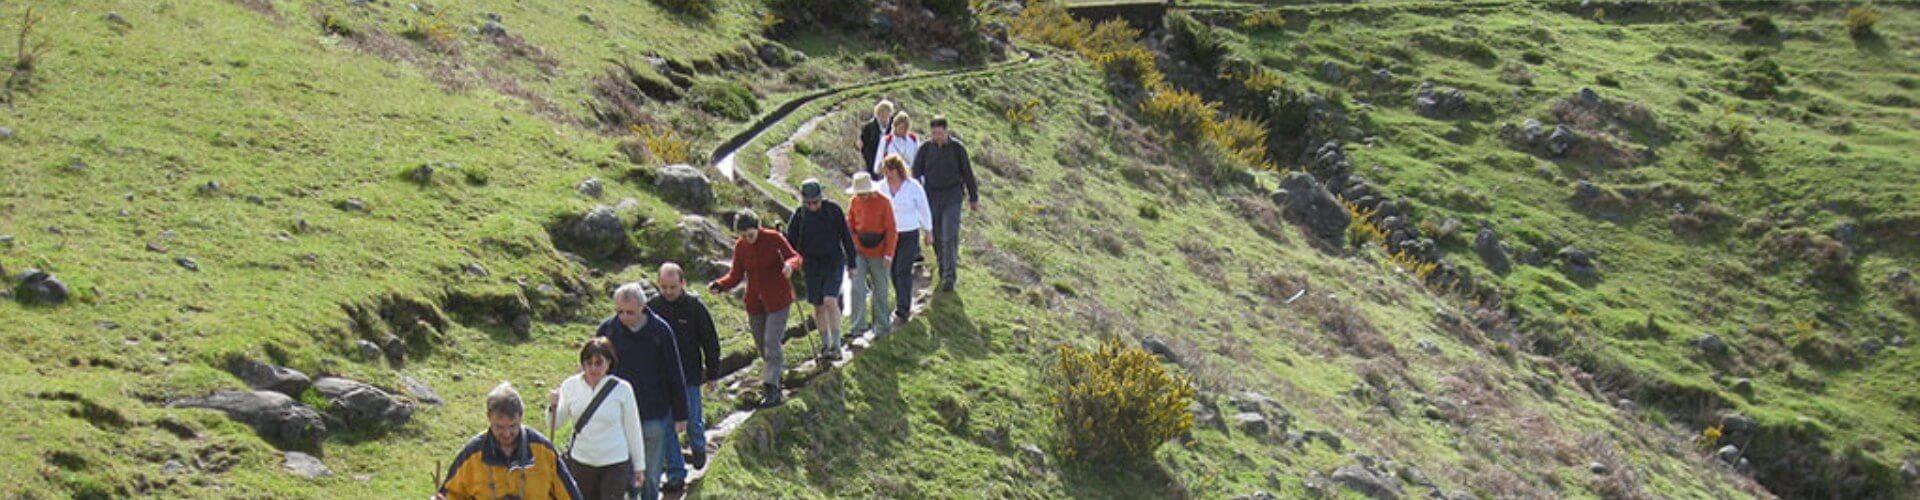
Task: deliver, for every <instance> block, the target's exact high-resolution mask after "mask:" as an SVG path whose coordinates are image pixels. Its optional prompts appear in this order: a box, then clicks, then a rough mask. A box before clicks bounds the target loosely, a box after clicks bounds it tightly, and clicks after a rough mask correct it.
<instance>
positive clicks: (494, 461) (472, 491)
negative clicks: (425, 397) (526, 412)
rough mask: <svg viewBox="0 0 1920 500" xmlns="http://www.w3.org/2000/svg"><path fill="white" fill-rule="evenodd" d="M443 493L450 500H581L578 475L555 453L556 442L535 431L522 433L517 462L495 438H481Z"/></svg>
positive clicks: (451, 472)
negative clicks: (503, 449) (574, 479)
mask: <svg viewBox="0 0 1920 500" xmlns="http://www.w3.org/2000/svg"><path fill="white" fill-rule="evenodd" d="M440 493H442V494H444V495H446V496H447V498H448V499H449V500H468V499H476V500H503V499H509V498H512V499H519V500H540V499H561V498H565V499H574V500H577V499H579V498H580V490H579V489H578V488H575V487H574V484H573V474H572V473H571V472H569V471H568V470H567V466H566V464H564V463H562V462H561V460H560V452H557V451H554V448H553V442H551V441H547V437H546V436H542V435H540V433H538V432H534V430H533V429H531V428H528V427H525V426H522V427H520V443H519V445H518V446H517V447H515V449H514V452H513V455H512V456H506V455H503V454H501V452H500V446H499V445H498V444H495V441H494V440H493V434H492V433H488V432H484V431H483V432H481V433H480V435H478V436H474V437H473V440H472V441H468V442H467V446H466V447H465V448H462V449H461V450H460V455H459V456H456V457H454V459H453V467H450V468H448V469H447V482H446V484H443V485H441V486H440Z"/></svg>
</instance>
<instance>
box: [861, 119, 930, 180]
mask: <svg viewBox="0 0 1920 500" xmlns="http://www.w3.org/2000/svg"><path fill="white" fill-rule="evenodd" d="M889 130H892V133H889V134H887V135H886V136H885V137H881V138H880V152H879V156H875V157H872V158H873V160H872V161H873V166H872V167H870V168H871V169H873V170H879V169H880V161H881V160H884V159H886V158H887V155H900V157H901V158H913V156H914V154H915V153H916V152H918V151H920V136H919V135H918V134H915V133H913V117H911V116H908V115H907V112H905V111H901V112H899V113H894V115H893V128H891V129H889Z"/></svg>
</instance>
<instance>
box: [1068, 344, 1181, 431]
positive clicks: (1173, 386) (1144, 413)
mask: <svg viewBox="0 0 1920 500" xmlns="http://www.w3.org/2000/svg"><path fill="white" fill-rule="evenodd" d="M1056 352H1057V354H1058V356H1059V358H1058V359H1057V360H1056V361H1055V362H1054V364H1053V365H1052V366H1050V367H1048V372H1047V375H1048V377H1049V378H1050V379H1051V381H1052V383H1053V385H1055V386H1056V387H1059V388H1060V392H1059V393H1058V394H1055V395H1053V396H1051V397H1050V398H1048V399H1049V400H1048V402H1049V403H1050V404H1051V405H1052V406H1053V408H1054V411H1055V414H1054V422H1055V425H1056V427H1057V429H1058V431H1059V436H1058V437H1059V439H1060V440H1059V444H1058V446H1057V452H1058V453H1059V454H1060V456H1061V457H1063V458H1068V459H1084V460H1146V459H1151V458H1152V456H1153V450H1154V449H1155V448H1158V447H1159V446H1160V444H1161V443H1165V442H1166V441H1167V440H1169V439H1173V438H1174V437H1177V436H1179V435H1181V434H1183V433H1185V432H1187V430H1189V429H1191V428H1193V414H1192V413H1189V412H1188V411H1187V406H1188V405H1190V404H1192V403H1193V392H1194V390H1193V385H1192V384H1191V383H1190V382H1189V380H1188V379H1187V378H1186V377H1181V376H1176V375H1174V374H1171V373H1167V370H1166V369H1165V368H1162V367H1161V366H1160V363H1159V361H1158V360H1157V359H1155V358H1154V357H1153V355H1152V354H1149V353H1147V351H1144V350H1141V349H1139V348H1137V347H1133V346H1130V345H1128V344H1126V343H1125V342H1122V341H1120V340H1119V339H1113V340H1109V341H1107V342H1105V343H1103V344H1101V346H1100V347H1099V348H1098V349H1095V350H1083V349H1080V348H1077V347H1074V346H1071V345H1061V346H1060V347H1059V348H1058V349H1057V351H1056Z"/></svg>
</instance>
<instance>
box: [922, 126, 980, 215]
mask: <svg viewBox="0 0 1920 500" xmlns="http://www.w3.org/2000/svg"><path fill="white" fill-rule="evenodd" d="M913 176H914V178H917V179H920V184H922V185H925V186H926V187H927V198H928V199H929V200H931V199H933V196H934V193H944V192H950V191H952V190H954V189H957V188H960V187H962V186H965V187H966V188H967V201H972V202H978V201H980V183H979V181H976V180H974V178H973V162H972V161H971V160H968V159H967V147H966V146H965V145H962V144H960V139H958V138H954V137H952V136H949V137H947V144H946V145H945V146H942V145H940V143H938V142H934V141H933V140H932V139H928V140H927V141H926V142H922V143H920V151H919V152H918V153H914V155H913ZM948 199H951V198H948Z"/></svg>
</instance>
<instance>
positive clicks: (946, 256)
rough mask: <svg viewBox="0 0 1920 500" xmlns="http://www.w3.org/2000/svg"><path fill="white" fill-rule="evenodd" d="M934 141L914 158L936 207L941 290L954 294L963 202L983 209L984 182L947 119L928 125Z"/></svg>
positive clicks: (935, 236) (936, 118)
mask: <svg viewBox="0 0 1920 500" xmlns="http://www.w3.org/2000/svg"><path fill="white" fill-rule="evenodd" d="M928 125H929V126H930V130H929V132H928V133H929V135H930V137H929V138H930V139H931V140H929V141H927V142H926V143H925V144H921V145H920V150H919V151H918V152H917V154H915V155H914V157H913V175H914V178H917V179H919V180H920V182H921V184H923V185H925V186H926V189H927V201H928V203H929V204H931V205H932V206H933V253H934V254H935V256H936V257H938V259H939V264H940V291H944V292H950V291H953V286H954V280H955V279H957V278H959V276H958V272H957V271H956V270H955V269H954V268H955V267H956V266H958V265H959V258H960V255H959V253H960V202H961V201H965V202H966V203H967V206H968V208H970V209H972V210H976V211H977V210H980V183H979V181H977V180H975V179H974V176H973V162H972V161H971V160H969V159H968V158H967V147H966V146H964V145H961V144H960V140H959V139H955V138H953V137H952V135H951V133H950V132H949V131H948V130H947V118H946V117H944V116H939V115H935V116H934V117H933V120H932V121H931V122H930V123H929V124H928Z"/></svg>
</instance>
